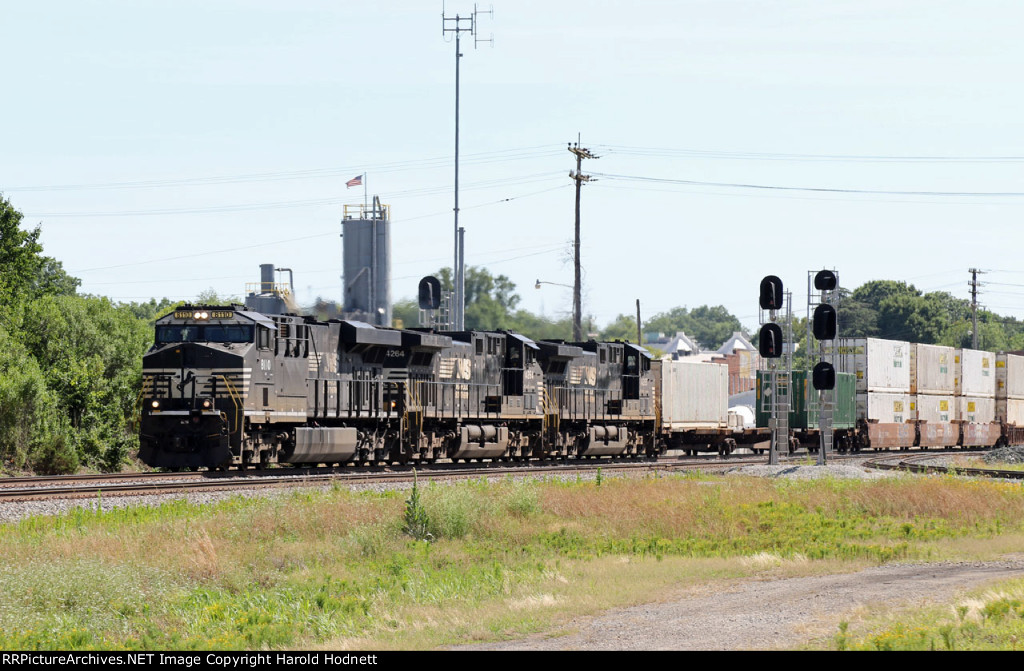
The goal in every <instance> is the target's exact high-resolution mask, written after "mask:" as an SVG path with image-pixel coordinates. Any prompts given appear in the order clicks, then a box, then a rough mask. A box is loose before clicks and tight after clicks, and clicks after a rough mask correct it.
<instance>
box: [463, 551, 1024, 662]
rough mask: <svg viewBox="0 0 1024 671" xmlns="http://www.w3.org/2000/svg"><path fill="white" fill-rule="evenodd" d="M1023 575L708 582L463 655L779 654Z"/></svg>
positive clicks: (947, 570) (1001, 570) (891, 573)
mask: <svg viewBox="0 0 1024 671" xmlns="http://www.w3.org/2000/svg"><path fill="white" fill-rule="evenodd" d="M1020 577H1024V557H1013V558H1009V559H1006V560H1004V561H998V562H976V563H938V564H900V565H889V566H880V567H875V568H871V569H867V570H865V571H860V572H858V573H851V574H843V575H830V576H815V577H810V578H786V579H780V580H756V579H751V580H743V581H739V582H732V583H728V584H722V585H707V586H705V587H704V588H702V589H701V590H699V591H698V592H696V593H695V592H694V591H692V590H691V591H690V592H688V593H685V594H675V595H671V596H668V597H666V598H665V599H664V600H662V601H661V602H659V603H648V604H643V605H640V606H634V607H632V608H621V609H615V610H612V611H609V612H607V613H604V614H603V615H599V616H596V617H587V618H577V619H575V620H573V621H572V622H571V623H569V624H568V625H567V626H566V627H564V628H562V629H561V631H563V632H564V631H568V632H571V633H568V634H566V635H560V636H549V635H544V634H538V635H534V636H530V637H528V638H525V639H521V640H517V641H507V642H503V643H493V644H479V645H471V646H461V647H460V648H458V649H460V650H779V649H791V648H798V647H800V646H802V645H804V644H806V643H808V642H810V641H812V640H815V639H821V638H827V637H830V636H833V635H834V634H836V633H837V631H838V627H839V623H840V622H841V621H843V620H849V619H850V618H851V617H853V616H854V615H855V612H856V610H857V609H858V608H859V607H861V606H875V607H877V606H885V607H887V608H892V609H900V608H914V607H919V606H922V605H925V604H929V603H932V604H937V603H951V602H952V601H953V600H954V599H956V597H957V596H958V595H960V594H962V592H963V591H964V590H967V589H971V588H975V587H981V586H983V585H985V584H986V583H989V582H992V581H998V580H1006V579H1011V578H1020Z"/></svg>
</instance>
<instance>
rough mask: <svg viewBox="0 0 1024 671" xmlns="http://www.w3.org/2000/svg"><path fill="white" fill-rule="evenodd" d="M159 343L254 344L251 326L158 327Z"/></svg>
mask: <svg viewBox="0 0 1024 671" xmlns="http://www.w3.org/2000/svg"><path fill="white" fill-rule="evenodd" d="M156 341H157V342H158V343H172V342H253V327H252V325H251V324H164V325H161V326H157V327H156Z"/></svg>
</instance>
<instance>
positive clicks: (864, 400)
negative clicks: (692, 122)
mask: <svg viewBox="0 0 1024 671" xmlns="http://www.w3.org/2000/svg"><path fill="white" fill-rule="evenodd" d="M913 399H914V397H913V396H911V395H910V394H903V393H893V392H884V391H873V392H866V393H858V394H857V418H858V419H865V420H867V421H869V422H870V421H872V420H877V421H878V423H879V424H902V423H904V422H908V421H910V420H912V419H913V410H911V405H912V402H913Z"/></svg>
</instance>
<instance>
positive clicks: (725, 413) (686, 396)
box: [652, 360, 729, 430]
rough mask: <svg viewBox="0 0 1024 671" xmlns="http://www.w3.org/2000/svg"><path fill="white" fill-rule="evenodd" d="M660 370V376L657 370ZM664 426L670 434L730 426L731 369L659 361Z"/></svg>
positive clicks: (693, 363) (662, 423)
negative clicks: (670, 431) (675, 431)
mask: <svg viewBox="0 0 1024 671" xmlns="http://www.w3.org/2000/svg"><path fill="white" fill-rule="evenodd" d="M659 367H660V373H659V372H658V370H657V369H658V368H659ZM652 368H653V369H655V376H656V379H657V377H660V384H661V397H660V402H661V425H662V427H664V428H665V429H668V430H687V429H698V428H709V429H719V428H721V429H725V428H728V426H729V367H728V366H723V365H722V364H719V363H702V362H690V361H671V360H669V361H660V362H655V364H654V365H653V366H652Z"/></svg>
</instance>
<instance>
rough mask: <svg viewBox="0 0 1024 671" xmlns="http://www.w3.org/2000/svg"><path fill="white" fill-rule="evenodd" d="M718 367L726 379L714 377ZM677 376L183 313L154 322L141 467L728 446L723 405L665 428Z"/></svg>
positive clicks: (479, 336) (146, 362)
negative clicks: (713, 414)
mask: <svg viewBox="0 0 1024 671" xmlns="http://www.w3.org/2000/svg"><path fill="white" fill-rule="evenodd" d="M714 369H715V371H714V372H715V373H719V371H721V376H722V377H721V380H722V381H724V379H725V378H724V369H723V367H721V366H714ZM683 370H685V367H678V368H677V367H675V366H673V365H670V364H669V363H662V362H658V361H652V359H651V356H650V355H649V354H648V352H647V351H646V350H644V349H643V348H641V347H638V346H636V345H633V344H630V343H626V342H596V341H593V340H591V341H588V342H579V343H570V342H561V341H551V342H549V341H533V340H531V339H530V338H527V337H525V336H522V335H520V334H517V333H513V332H508V331H460V332H434V331H431V330H417V329H407V330H401V329H390V328H380V327H375V326H372V325H370V324H367V323H363V322H355V321H343V320H328V321H318V320H316V319H314V318H312V317H299V316H295V315H290V314H263V313H260V312H254V311H251V310H249V309H247V308H245V307H243V306H240V305H229V306H211V305H189V306H184V307H181V308H179V309H177V310H175V311H174V312H173V313H171V314H168V315H166V316H164V317H162V318H160V319H159V320H157V322H156V332H155V342H154V344H153V346H152V348H151V349H150V350H149V351H148V352H147V353H146V355H145V356H144V358H143V388H142V394H141V397H140V398H141V403H142V408H141V421H140V436H139V439H140V450H139V457H140V459H141V460H142V461H143V462H144V463H146V464H148V465H150V466H154V467H164V468H170V469H182V468H192V469H197V468H210V469H220V468H227V467H231V466H234V467H238V468H247V467H250V466H256V467H265V466H267V465H269V464H274V463H287V464H303V465H312V464H344V463H350V462H354V463H360V464H362V463H396V462H397V463H407V462H433V461H436V460H437V459H450V460H453V461H463V460H479V459H496V460H497V459H501V460H525V459H565V458H578V457H603V456H619V457H643V456H651V455H655V454H657V453H659V452H661V451H664V450H665V449H667V447H668V446H669V445H673V446H678V445H683V444H692V443H698V444H701V445H717V446H728V445H729V441H731V440H732V438H731V435H730V433H729V431H728V430H727V426H726V424H725V420H724V405H722V412H721V414H722V420H721V421H720V422H717V423H713V424H712V425H710V426H708V425H707V424H706V423H704V424H701V425H699V426H694V425H688V424H687V423H686V422H685V421H684V422H676V423H674V422H673V421H672V420H673V418H674V416H675V414H678V413H677V409H678V407H677V405H673V404H674V403H675V401H674V400H673V399H666V398H664V397H663V395H662V394H661V389H662V387H663V386H664V387H665V388H669V387H671V386H672V385H676V386H680V385H683V386H685V384H687V381H686V380H684V379H683V378H685V377H686V376H685V375H683V374H682V373H681V371H683ZM719 400H721V401H723V402H724V401H725V397H724V396H722V397H721V399H719ZM716 411H717V409H716ZM662 419H665V420H667V421H666V422H664V423H663V422H662V421H661V420H662ZM662 426H664V427H667V428H666V429H665V430H664V431H663V432H659V429H660V427H662Z"/></svg>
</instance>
